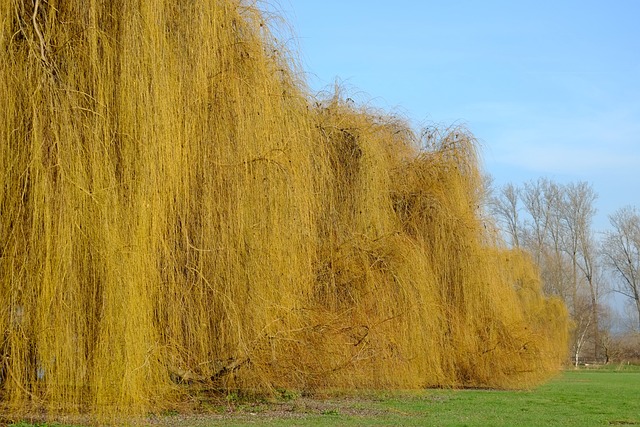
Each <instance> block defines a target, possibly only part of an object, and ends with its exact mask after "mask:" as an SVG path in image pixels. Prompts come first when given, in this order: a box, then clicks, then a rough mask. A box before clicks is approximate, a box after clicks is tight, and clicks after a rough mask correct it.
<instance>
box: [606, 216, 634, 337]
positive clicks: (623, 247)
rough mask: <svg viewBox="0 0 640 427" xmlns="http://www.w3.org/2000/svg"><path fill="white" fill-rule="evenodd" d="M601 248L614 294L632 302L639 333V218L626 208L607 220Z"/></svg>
mask: <svg viewBox="0 0 640 427" xmlns="http://www.w3.org/2000/svg"><path fill="white" fill-rule="evenodd" d="M609 222H610V224H611V226H612V228H613V230H611V231H609V232H607V233H606V234H605V238H604V244H603V249H602V252H603V256H604V259H605V263H606V266H607V267H608V268H609V269H610V270H611V271H612V272H613V273H614V274H615V275H616V276H617V277H618V279H619V281H618V282H617V287H616V289H615V291H617V292H618V293H620V294H621V295H624V296H625V297H627V298H629V299H630V300H631V301H633V303H634V305H635V307H636V310H637V315H638V330H640V214H639V213H638V211H637V209H636V208H634V207H631V206H627V207H624V208H621V209H618V210H617V211H616V212H614V213H613V214H612V215H610V216H609Z"/></svg>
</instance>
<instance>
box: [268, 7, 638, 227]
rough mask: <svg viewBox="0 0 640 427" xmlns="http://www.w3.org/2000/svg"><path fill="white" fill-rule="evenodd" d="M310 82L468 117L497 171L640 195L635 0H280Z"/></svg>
mask: <svg viewBox="0 0 640 427" xmlns="http://www.w3.org/2000/svg"><path fill="white" fill-rule="evenodd" d="M276 8H278V9H279V13H280V14H284V17H285V19H286V21H287V23H288V25H290V26H291V27H292V31H293V34H294V36H295V37H294V39H293V40H290V41H289V47H290V48H292V49H294V50H296V51H297V52H298V56H299V58H300V60H301V63H302V67H303V69H304V70H305V72H306V81H307V83H308V84H309V85H310V87H311V88H312V90H313V91H320V90H323V89H328V88H331V87H332V86H333V84H334V83H335V82H336V80H337V81H338V82H340V83H341V84H342V85H343V86H344V87H345V88H346V90H347V93H348V96H350V97H352V98H354V99H356V100H357V101H358V102H361V103H365V104H370V105H372V106H374V107H381V108H383V109H385V110H387V111H389V112H390V113H394V114H400V115H403V116H405V117H407V118H408V119H410V120H411V121H412V122H413V123H414V124H415V126H420V125H425V124H432V123H439V124H443V125H451V124H456V123H458V124H464V125H466V126H467V127H468V128H469V129H470V130H471V131H472V132H473V133H474V135H475V136H476V137H477V138H478V139H479V140H480V143H481V152H482V159H483V168H484V170H485V171H486V172H488V173H490V174H491V175H493V176H494V178H495V182H496V184H497V185H501V184H504V183H506V182H513V183H515V184H522V183H524V182H525V181H528V180H531V179H537V178H538V177H541V176H544V177H548V178H550V179H553V180H556V181H558V182H569V181H578V180H580V181H588V182H590V183H591V184H592V185H593V186H594V189H595V190H596V192H597V193H598V195H599V199H598V202H597V208H598V211H599V212H598V216H597V218H596V222H595V226H596V228H597V229H604V228H606V226H607V225H608V221H607V215H608V214H610V213H612V212H613V211H615V210H616V209H617V208H619V207H622V206H624V205H627V204H631V205H635V206H637V207H639V208H640V190H639V189H638V184H640V25H639V24H638V22H639V20H640V1H636V0H624V1H623V0H611V1H604V0H599V1H589V0H583V1H573V0H571V1H562V0H554V1H549V0H540V1H535V2H534V1H492V0H485V1H471V0H469V1H462V0H459V1H439V2H436V1H407V0H396V1H393V2H389V1H384V2H383V1H375V0H372V1H360V0H352V1H349V0H323V1H311V0H280V1H279V2H277V3H276Z"/></svg>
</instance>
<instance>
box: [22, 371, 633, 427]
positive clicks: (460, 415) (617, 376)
mask: <svg viewBox="0 0 640 427" xmlns="http://www.w3.org/2000/svg"><path fill="white" fill-rule="evenodd" d="M639 395H640V368H638V367H635V368H634V369H619V368H612V369H598V370H573V369H571V370H566V371H564V372H562V373H561V374H559V375H558V376H557V377H555V378H554V379H552V380H551V381H549V382H548V383H546V384H544V385H542V386H540V387H538V388H535V389H532V390H516V391H514V390H511V391H503V390H454V389H430V390H423V391H380V392H365V393H359V394H358V395H357V396H356V395H354V394H349V395H342V396H339V397H335V396H334V397H330V398H329V397H327V398H324V399H319V398H313V399H311V398H307V397H300V396H295V395H289V394H286V393H283V394H282V395H281V397H280V398H279V399H277V400H272V401H249V400H242V399H238V398H237V397H236V396H230V397H228V398H227V399H226V401H225V402H217V403H215V402H209V403H208V405H206V404H204V402H203V403H202V405H203V406H202V408H201V409H202V412H200V413H199V414H194V413H193V412H190V413H189V414H183V413H181V412H180V411H179V410H173V411H167V412H165V413H163V414H161V415H158V416H151V417H149V418H147V419H145V420H144V421H143V423H142V424H148V425H158V426H174V425H181V426H186V427H189V426H194V427H195V426H199V427H205V426H235V427H241V426H253V425H267V426H338V425H339V426H483V427H486V426H511V427H513V426H606V425H640V399H638V396H639ZM205 408H206V410H205ZM12 425H13V426H15V427H18V426H21V427H28V426H34V425H37V424H31V423H28V422H20V423H16V424H12ZM40 425H42V424H40ZM76 425H81V424H76Z"/></svg>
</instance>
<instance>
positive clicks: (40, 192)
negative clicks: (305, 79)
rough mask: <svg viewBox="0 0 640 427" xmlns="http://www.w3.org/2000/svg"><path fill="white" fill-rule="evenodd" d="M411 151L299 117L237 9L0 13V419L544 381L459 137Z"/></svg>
mask: <svg viewBox="0 0 640 427" xmlns="http://www.w3.org/2000/svg"><path fill="white" fill-rule="evenodd" d="M312 103H313V105H312ZM427 142H428V146H427V147H420V145H419V143H418V141H417V138H416V136H415V135H414V134H413V132H412V131H411V130H410V129H409V128H408V126H406V125H405V124H403V123H402V122H400V121H398V120H395V119H392V118H390V117H384V116H383V117H379V116H376V115H374V114H371V113H369V112H367V111H364V110H360V109H357V108H356V107H354V106H351V105H347V104H346V103H344V102H342V101H340V99H339V97H338V96H337V95H336V97H335V98H334V99H331V100H327V101H326V102H315V103H314V102H313V101H312V100H311V97H309V96H308V95H307V94H306V93H305V90H304V86H303V84H302V83H300V82H298V81H297V80H296V76H295V68H294V65H293V61H292V60H291V59H290V58H289V57H288V56H286V54H283V53H282V52H281V49H278V48H276V43H275V41H274V40H273V38H272V36H271V35H270V33H269V30H268V25H267V23H265V22H264V20H263V17H262V15H261V14H260V12H259V11H257V10H255V9H254V8H253V7H249V6H246V5H244V3H242V2H238V1H231V0H215V1H195V2H175V1H173V2H169V1H158V2H132V1H127V0H118V1H112V2H98V1H95V0H91V1H65V2H62V1H55V0H49V1H47V2H40V1H38V0H36V1H34V2H32V1H21V0H0V180H1V181H0V184H1V185H0V220H1V222H0V251H1V252H0V298H1V301H2V302H3V303H2V304H1V305H0V401H1V402H2V404H3V405H4V406H6V409H7V410H8V411H11V412H14V413H17V414H20V413H25V412H27V411H29V410H32V409H41V408H44V409H48V410H50V411H51V413H52V414H56V413H61V412H65V413H69V412H71V413H73V412H85V411H90V412H93V413H96V414H103V415H104V414H106V415H109V414H115V413H129V414H142V413H144V412H145V411H148V410H150V409H159V408H162V407H164V406H166V405H168V404H169V403H171V402H174V401H176V400H180V399H185V398H188V396H189V394H190V393H191V390H192V388H193V385H194V384H200V383H202V384H205V385H207V386H209V387H214V388H221V389H227V390H231V389H234V390H235V389H239V390H241V391H244V392H248V393H269V392H270V391H271V390H273V389H274V388H279V387H284V388H288V389H297V390H303V391H309V392H313V391H317V390H324V389H333V388H384V387H393V388H418V387H427V386H474V387H479V386H482V387H526V386H530V385H532V384H535V383H536V382H537V381H540V380H541V379H544V378H545V377H546V376H548V375H549V374H550V373H552V372H554V370H556V369H557V368H558V366H559V363H560V361H561V360H562V358H563V357H564V352H565V350H564V349H565V348H566V340H567V336H566V334H567V332H566V331H567V315H566V312H565V309H564V307H563V306H562V304H560V303H559V302H558V301H555V300H549V299H547V298H546V297H544V296H543V294H542V291H541V289H540V284H539V279H538V276H537V272H536V271H535V270H534V268H533V267H532V264H531V262H530V261H529V260H528V258H527V257H526V256H524V255H523V254H520V253H513V252H509V251H506V250H504V249H501V248H500V245H499V244H498V243H496V242H495V241H494V240H493V238H492V236H490V234H489V233H488V232H487V231H486V229H485V227H484V226H483V224H482V221H481V220H480V216H479V206H480V204H481V199H480V197H481V190H482V188H481V186H482V180H481V178H480V174H479V172H478V162H477V159H476V155H475V143H474V141H473V137H472V136H471V135H470V134H469V133H468V132H467V131H465V130H463V129H452V130H447V131H442V132H441V134H437V133H434V134H432V135H430V137H429V138H427Z"/></svg>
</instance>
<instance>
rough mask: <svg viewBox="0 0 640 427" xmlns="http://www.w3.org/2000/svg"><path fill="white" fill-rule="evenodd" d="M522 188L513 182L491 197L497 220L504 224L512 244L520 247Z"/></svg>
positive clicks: (491, 206)
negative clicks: (520, 200)
mask: <svg viewBox="0 0 640 427" xmlns="http://www.w3.org/2000/svg"><path fill="white" fill-rule="evenodd" d="M519 198H520V189H519V188H518V187H516V186H514V185H513V184H512V183H508V184H506V185H504V186H502V187H501V188H500V192H499V193H498V195H497V196H494V197H491V198H490V202H489V205H490V209H491V213H492V214H493V215H494V217H495V218H496V220H497V221H498V222H499V223H500V224H501V225H502V226H503V230H504V231H505V232H506V234H507V235H508V237H509V240H510V243H511V246H512V247H514V248H519V247H520V239H519V235H520V218H519V212H520V206H519Z"/></svg>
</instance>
